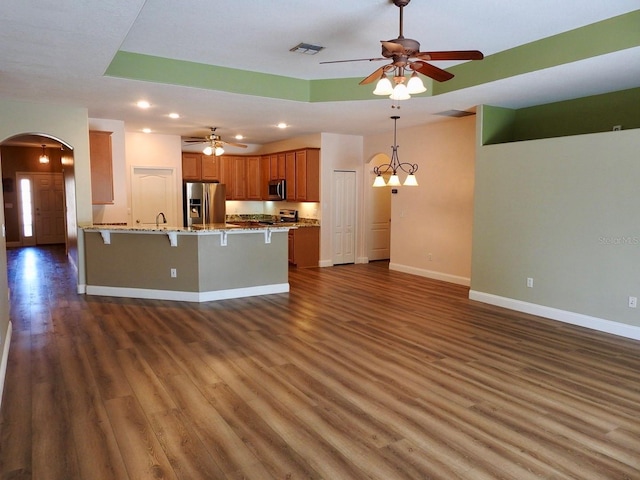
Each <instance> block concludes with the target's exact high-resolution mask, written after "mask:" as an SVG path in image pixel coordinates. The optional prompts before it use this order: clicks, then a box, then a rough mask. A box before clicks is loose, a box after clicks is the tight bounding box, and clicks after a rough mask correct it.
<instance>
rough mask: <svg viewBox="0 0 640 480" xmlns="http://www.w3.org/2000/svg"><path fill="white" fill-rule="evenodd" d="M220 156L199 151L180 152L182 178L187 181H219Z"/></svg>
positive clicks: (220, 173) (220, 174)
mask: <svg viewBox="0 0 640 480" xmlns="http://www.w3.org/2000/svg"><path fill="white" fill-rule="evenodd" d="M221 165H222V158H221V157H216V156H214V155H203V154H201V153H191V152H183V153H182V179H183V180H184V181H188V182H220V181H221V178H222V172H221V170H222V168H221Z"/></svg>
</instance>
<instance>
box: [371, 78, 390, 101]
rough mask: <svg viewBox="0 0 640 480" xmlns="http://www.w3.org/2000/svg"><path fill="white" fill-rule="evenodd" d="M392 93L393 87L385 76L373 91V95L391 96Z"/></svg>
mask: <svg viewBox="0 0 640 480" xmlns="http://www.w3.org/2000/svg"><path fill="white" fill-rule="evenodd" d="M392 93H393V85H391V80H389V78H388V77H387V76H386V75H385V76H384V77H382V78H381V79H380V80H378V83H377V84H376V89H375V90H374V91H373V94H374V95H385V96H386V95H391V94H392Z"/></svg>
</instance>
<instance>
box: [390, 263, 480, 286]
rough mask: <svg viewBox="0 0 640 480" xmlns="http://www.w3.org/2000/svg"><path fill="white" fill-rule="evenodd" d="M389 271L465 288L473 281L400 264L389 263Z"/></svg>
mask: <svg viewBox="0 0 640 480" xmlns="http://www.w3.org/2000/svg"><path fill="white" fill-rule="evenodd" d="M389 270H396V271H397V272H403V273H410V274H411V275H418V276H420V277H427V278H433V279H434V280H442V281H443V282H449V283H455V284H456V285H464V286H465V287H468V286H469V285H470V284H471V279H469V278H467V277H460V276H457V275H450V274H448V273H442V272H435V271H433V270H425V269H423V268H416V267H409V266H407V265H400V264H399V263H389Z"/></svg>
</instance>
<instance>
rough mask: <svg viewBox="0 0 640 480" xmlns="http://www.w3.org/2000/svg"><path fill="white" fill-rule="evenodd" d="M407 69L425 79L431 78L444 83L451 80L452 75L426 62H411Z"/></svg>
mask: <svg viewBox="0 0 640 480" xmlns="http://www.w3.org/2000/svg"><path fill="white" fill-rule="evenodd" d="M409 68H411V70H415V71H416V72H420V73H421V74H423V75H426V76H427V77H430V78H433V79H434V80H436V81H438V82H446V81H447V80H451V79H452V78H453V77H454V75H453V73H450V72H447V71H446V70H442V69H441V68H438V67H434V66H433V65H430V64H428V63H426V62H413V63H411V64H409Z"/></svg>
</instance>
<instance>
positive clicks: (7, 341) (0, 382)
mask: <svg viewBox="0 0 640 480" xmlns="http://www.w3.org/2000/svg"><path fill="white" fill-rule="evenodd" d="M12 332H13V324H12V323H11V322H9V326H8V327H7V334H6V335H5V337H4V342H3V344H2V360H0V408H1V407H2V392H3V391H4V379H5V377H6V376H7V361H8V360H9V346H10V345H11V333H12Z"/></svg>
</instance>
